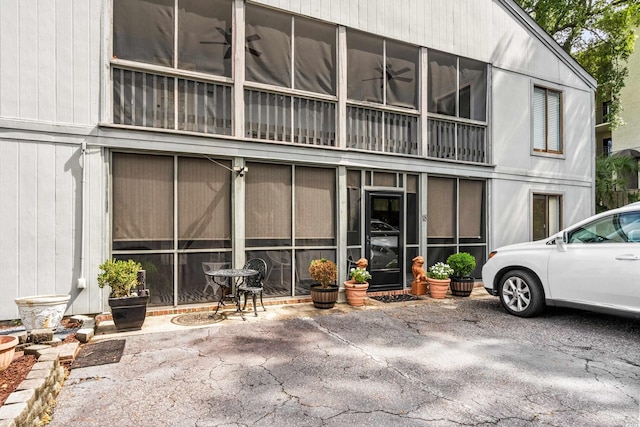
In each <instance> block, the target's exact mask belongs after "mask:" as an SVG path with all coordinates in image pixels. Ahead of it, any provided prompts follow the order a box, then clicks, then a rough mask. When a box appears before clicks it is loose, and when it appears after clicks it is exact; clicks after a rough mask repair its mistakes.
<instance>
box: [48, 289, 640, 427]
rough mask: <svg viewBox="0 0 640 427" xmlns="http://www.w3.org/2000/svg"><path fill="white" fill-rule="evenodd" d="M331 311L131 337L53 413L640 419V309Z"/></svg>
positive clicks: (248, 420)
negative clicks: (612, 313) (519, 313)
mask: <svg viewBox="0 0 640 427" xmlns="http://www.w3.org/2000/svg"><path fill="white" fill-rule="evenodd" d="M322 314H325V315H322V316H314V315H313V312H311V313H310V314H308V315H307V316H305V317H299V318H290V319H278V320H264V321H260V322H228V323H226V324H220V325H218V324H217V325H214V326H212V327H207V328H200V329H188V328H185V329H184V330H177V331H172V332H164V333H152V334H141V335H135V336H127V337H126V346H125V350H124V355H123V357H122V359H121V361H120V362H119V363H117V364H109V365H102V366H95V367H88V368H80V369H74V370H72V371H71V374H70V376H69V378H68V379H67V380H66V382H65V384H64V387H63V389H62V391H61V393H60V395H59V396H58V399H57V406H56V408H55V411H54V413H53V421H52V422H51V424H50V426H52V427H59V426H70V425H77V426H107V425H126V426H271V427H273V426H347V425H350V426H414V425H415V426H453V425H456V426H457V425H474V426H477V425H498V426H518V425H531V424H534V425H549V426H638V425H639V422H640V421H639V418H640V409H639V399H640V322H638V321H634V320H628V319H623V318H616V317H609V316H600V315H595V314H587V313H582V312H579V311H572V310H550V311H548V312H547V313H545V315H544V316H542V317H539V318H536V319H528V320H525V319H519V318H515V317H513V316H510V315H507V314H506V313H505V312H504V311H503V309H502V308H501V307H500V304H499V302H498V300H497V299H495V298H492V297H488V296H487V297H486V298H483V297H480V298H467V299H464V298H456V299H453V298H447V300H445V301H434V300H429V299H428V301H426V302H420V303H392V304H384V305H378V306H376V307H375V308H372V307H369V308H368V309H364V310H360V309H347V310H340V311H335V312H332V313H330V314H328V315H326V313H322ZM114 338H118V337H117V336H115V337H114Z"/></svg>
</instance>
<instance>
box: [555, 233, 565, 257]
mask: <svg viewBox="0 0 640 427" xmlns="http://www.w3.org/2000/svg"><path fill="white" fill-rule="evenodd" d="M567 239H568V236H567V232H566V231H563V232H562V234H560V235H557V236H556V238H555V244H556V248H558V250H559V251H560V252H565V251H566V250H567Z"/></svg>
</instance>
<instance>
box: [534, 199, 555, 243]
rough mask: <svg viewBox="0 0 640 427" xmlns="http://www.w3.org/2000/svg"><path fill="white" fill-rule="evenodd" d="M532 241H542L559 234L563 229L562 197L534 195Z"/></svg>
mask: <svg viewBox="0 0 640 427" xmlns="http://www.w3.org/2000/svg"><path fill="white" fill-rule="evenodd" d="M532 217H533V226H532V236H531V237H532V239H533V240H540V239H546V238H547V237H549V236H551V235H553V234H555V233H557V232H558V231H560V229H561V228H562V196H556V195H548V194H534V195H533V215H532Z"/></svg>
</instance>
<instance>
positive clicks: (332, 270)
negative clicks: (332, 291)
mask: <svg viewBox="0 0 640 427" xmlns="http://www.w3.org/2000/svg"><path fill="white" fill-rule="evenodd" d="M309 273H310V274H311V278H312V279H313V280H315V281H317V282H320V285H322V287H323V288H328V287H329V285H331V284H332V283H334V282H335V281H336V278H337V277H338V266H337V265H336V264H335V263H334V262H333V261H329V260H328V259H326V258H320V259H314V260H312V261H311V264H310V265H309Z"/></svg>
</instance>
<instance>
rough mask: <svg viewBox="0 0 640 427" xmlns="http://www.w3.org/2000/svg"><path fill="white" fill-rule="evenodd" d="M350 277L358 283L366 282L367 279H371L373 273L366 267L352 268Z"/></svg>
mask: <svg viewBox="0 0 640 427" xmlns="http://www.w3.org/2000/svg"><path fill="white" fill-rule="evenodd" d="M349 277H351V278H352V279H353V280H354V281H355V282H356V283H365V282H366V281H367V280H369V279H371V273H369V272H368V271H367V270H366V269H365V268H352V269H351V271H350V272H349Z"/></svg>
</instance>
